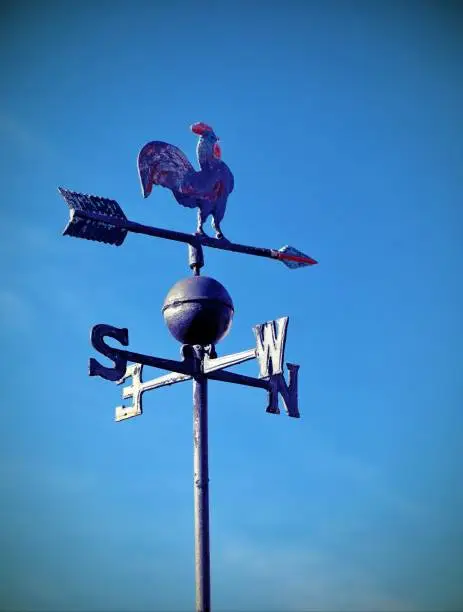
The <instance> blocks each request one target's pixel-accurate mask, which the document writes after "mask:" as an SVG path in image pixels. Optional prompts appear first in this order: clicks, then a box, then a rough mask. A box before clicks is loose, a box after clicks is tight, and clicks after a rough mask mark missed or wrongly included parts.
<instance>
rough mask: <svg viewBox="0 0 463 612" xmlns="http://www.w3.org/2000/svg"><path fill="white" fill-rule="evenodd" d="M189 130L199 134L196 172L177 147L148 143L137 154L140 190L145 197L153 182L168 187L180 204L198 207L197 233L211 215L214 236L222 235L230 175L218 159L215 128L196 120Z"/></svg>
mask: <svg viewBox="0 0 463 612" xmlns="http://www.w3.org/2000/svg"><path fill="white" fill-rule="evenodd" d="M191 130H192V131H193V132H194V133H195V134H197V135H198V136H199V141H198V146H197V149H196V154H197V158H198V164H199V166H200V170H199V172H197V171H196V170H195V169H194V168H193V166H192V165H191V163H190V162H189V161H188V158H187V156H186V155H185V154H184V153H183V152H182V151H181V150H180V149H179V148H178V147H176V146H174V145H171V144H168V143H167V142H161V141H157V140H154V141H152V142H148V143H147V144H146V145H145V146H144V147H143V148H142V149H141V151H140V153H139V155H138V172H139V175H140V182H141V186H142V193H143V196H144V197H145V198H146V197H148V196H149V194H150V193H151V190H152V188H153V185H160V186H161V187H166V188H167V189H170V190H171V191H172V194H173V196H174V198H175V199H176V200H177V202H178V203H179V204H181V205H182V206H186V207H187V208H198V216H197V218H198V222H197V227H196V233H197V234H204V230H203V224H204V222H205V221H206V219H207V218H208V217H209V215H212V227H213V228H214V230H215V233H216V237H217V238H223V233H222V230H221V228H220V223H221V221H222V219H223V217H224V215H225V209H226V206H227V200H228V196H229V195H230V193H231V192H232V191H233V187H234V178H233V174H232V173H231V171H230V168H229V167H228V166H227V164H225V163H224V162H223V161H222V159H221V152H220V147H219V146H218V140H219V139H218V137H217V136H216V134H215V133H214V130H213V129H212V128H211V127H210V126H209V125H206V124H205V123H195V124H193V125H192V126H191Z"/></svg>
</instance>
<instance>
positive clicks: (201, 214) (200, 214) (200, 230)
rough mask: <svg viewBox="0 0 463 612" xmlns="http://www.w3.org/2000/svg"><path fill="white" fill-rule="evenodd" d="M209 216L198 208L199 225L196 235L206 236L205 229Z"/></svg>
mask: <svg viewBox="0 0 463 612" xmlns="http://www.w3.org/2000/svg"><path fill="white" fill-rule="evenodd" d="M208 216H209V214H204V212H203V211H202V210H201V209H200V208H198V224H197V226H196V234H198V235H200V236H204V235H205V232H204V229H203V225H204V221H206V219H207V217H208Z"/></svg>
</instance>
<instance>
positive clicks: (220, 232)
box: [212, 216, 224, 240]
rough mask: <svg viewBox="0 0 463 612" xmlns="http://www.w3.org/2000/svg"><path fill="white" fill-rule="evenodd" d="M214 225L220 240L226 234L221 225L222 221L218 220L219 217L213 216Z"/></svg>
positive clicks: (216, 235)
mask: <svg viewBox="0 0 463 612" xmlns="http://www.w3.org/2000/svg"><path fill="white" fill-rule="evenodd" d="M212 227H213V229H214V231H215V237H216V238H218V239H219V240H220V239H221V238H224V235H223V234H222V229H221V227H220V223H219V221H217V219H216V218H215V216H214V217H212Z"/></svg>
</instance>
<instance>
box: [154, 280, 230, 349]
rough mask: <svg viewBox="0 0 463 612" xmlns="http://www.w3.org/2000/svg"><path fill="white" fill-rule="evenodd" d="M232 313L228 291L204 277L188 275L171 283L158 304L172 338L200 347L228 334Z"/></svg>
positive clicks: (213, 342)
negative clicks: (172, 284) (160, 306)
mask: <svg viewBox="0 0 463 612" xmlns="http://www.w3.org/2000/svg"><path fill="white" fill-rule="evenodd" d="M233 312H234V308H233V302H232V299H231V297H230V295H229V293H228V291H227V290H226V289H225V287H224V286H223V285H221V284H220V283H219V282H218V281H216V280H215V279H213V278H209V277H207V276H190V277H188V278H184V279H182V280H180V281H178V282H177V283H175V285H174V286H173V287H172V288H171V290H170V291H169V293H168V294H167V296H166V299H165V300H164V305H163V307H162V313H163V315H164V321H165V322H166V324H167V327H168V328H169V331H170V333H171V334H172V335H173V336H174V338H176V339H177V340H178V341H179V342H182V343H183V344H199V345H201V346H207V345H208V344H216V343H217V342H219V340H221V339H222V338H223V337H224V336H225V335H226V334H227V333H228V331H229V330H230V327H231V323H232V319H233Z"/></svg>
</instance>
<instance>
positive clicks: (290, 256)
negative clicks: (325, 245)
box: [275, 245, 318, 270]
mask: <svg viewBox="0 0 463 612" xmlns="http://www.w3.org/2000/svg"><path fill="white" fill-rule="evenodd" d="M275 256H276V258H277V259H279V260H280V261H282V262H283V263H284V264H285V266H287V267H288V268H290V269H291V270H294V269H295V268H303V267H305V266H314V265H315V264H318V261H317V260H316V259H313V258H312V257H310V256H309V255H306V254H305V253H302V251H298V250H297V249H295V248H294V247H292V246H289V245H285V246H284V247H281V249H279V250H278V251H276V253H275Z"/></svg>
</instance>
